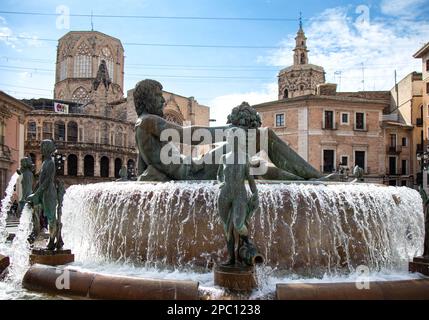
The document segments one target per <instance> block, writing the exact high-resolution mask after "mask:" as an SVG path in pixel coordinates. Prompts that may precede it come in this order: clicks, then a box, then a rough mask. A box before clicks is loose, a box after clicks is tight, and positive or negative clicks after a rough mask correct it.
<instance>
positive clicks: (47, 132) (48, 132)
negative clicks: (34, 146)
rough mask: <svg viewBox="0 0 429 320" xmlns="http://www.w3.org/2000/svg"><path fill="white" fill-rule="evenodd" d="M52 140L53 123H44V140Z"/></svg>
mask: <svg viewBox="0 0 429 320" xmlns="http://www.w3.org/2000/svg"><path fill="white" fill-rule="evenodd" d="M52 138H53V137H52V122H43V139H52Z"/></svg>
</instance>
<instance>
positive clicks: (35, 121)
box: [25, 31, 209, 186]
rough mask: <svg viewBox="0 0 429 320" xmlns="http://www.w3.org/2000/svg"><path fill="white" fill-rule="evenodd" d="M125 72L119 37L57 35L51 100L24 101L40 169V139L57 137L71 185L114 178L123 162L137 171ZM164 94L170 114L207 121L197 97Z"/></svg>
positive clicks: (30, 150)
mask: <svg viewBox="0 0 429 320" xmlns="http://www.w3.org/2000/svg"><path fill="white" fill-rule="evenodd" d="M124 75H125V73H124V48H123V46H122V43H121V41H120V40H119V39H116V38H113V37H111V36H109V35H106V34H103V33H101V32H97V31H71V32H69V33H67V34H66V35H65V36H63V37H62V38H61V39H59V41H58V49H57V63H56V74H55V88H54V97H53V99H37V100H36V99H32V100H26V101H25V102H26V103H27V104H28V105H31V106H32V107H33V108H34V110H33V111H32V112H30V113H29V114H28V115H27V117H26V120H25V154H26V155H29V156H31V157H32V159H33V162H34V163H35V164H36V170H37V171H39V170H40V167H41V163H42V156H41V153H40V142H41V140H43V139H53V140H54V142H55V144H56V145H57V147H58V157H59V159H57V160H58V161H57V162H58V163H59V164H58V165H57V174H58V175H60V176H62V179H63V180H64V182H65V184H66V185H67V186H68V185H72V184H76V183H79V184H85V183H93V182H101V181H112V180H115V179H117V178H119V170H120V169H121V167H122V166H126V167H127V168H128V172H129V177H133V176H134V175H135V168H136V165H137V163H136V161H137V151H136V146H135V137H134V135H135V133H134V124H135V121H136V119H137V114H136V112H135V107H134V99H133V96H132V93H133V90H129V91H128V92H127V96H126V97H124ZM163 94H164V98H165V100H166V104H165V118H166V119H168V120H170V121H173V122H176V123H179V124H186V123H189V124H199V125H208V124H209V108H208V107H206V106H202V105H200V104H199V103H198V102H197V101H196V100H195V99H194V98H193V97H183V96H180V95H177V94H174V93H171V92H167V91H164V92H163ZM58 105H61V106H62V108H61V110H58Z"/></svg>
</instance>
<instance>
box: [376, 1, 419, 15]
mask: <svg viewBox="0 0 429 320" xmlns="http://www.w3.org/2000/svg"><path fill="white" fill-rule="evenodd" d="M425 2H426V0H382V1H381V4H380V8H381V12H382V13H384V14H386V15H390V16H408V17H414V16H418V14H419V12H418V11H419V8H420V7H421V6H422V5H423V4H424V3H425Z"/></svg>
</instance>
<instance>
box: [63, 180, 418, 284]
mask: <svg viewBox="0 0 429 320" xmlns="http://www.w3.org/2000/svg"><path fill="white" fill-rule="evenodd" d="M258 190H259V197H260V204H261V206H260V210H258V212H256V213H255V216H254V217H253V218H252V221H251V237H252V238H253V239H254V242H255V244H256V245H257V247H258V248H259V249H260V251H261V253H262V254H264V255H265V257H266V262H267V265H268V266H269V267H271V268H273V269H276V270H279V271H284V272H289V273H296V274H299V275H302V276H307V277H309V276H314V275H321V274H331V275H335V274H341V273H348V272H353V271H354V269H355V268H356V267H357V266H358V265H362V264H364V265H367V266H368V267H369V268H370V270H371V271H380V270H404V268H406V264H407V262H408V260H409V259H411V258H412V257H413V256H415V255H418V254H419V253H421V250H422V243H423V235H424V230H423V208H422V204H421V198H420V195H419V194H418V192H416V191H415V190H412V189H409V188H405V187H401V188H397V187H386V186H381V185H371V184H356V185H350V184H327V185H324V184H323V185H322V184H320V185H318V184H286V183H273V184H265V183H260V184H258ZM217 195H218V186H217V185H216V184H215V183H213V182H192V183H190V182H170V183H159V184H156V183H136V182H128V183H100V184H92V185H84V186H83V185H80V186H72V187H70V188H69V189H68V190H67V193H66V195H65V198H64V205H63V224H64V227H63V232H64V240H65V243H66V246H70V247H71V249H72V250H73V252H74V253H75V254H76V256H77V257H76V258H77V260H79V261H83V262H90V263H94V262H99V261H120V262H133V263H137V264H141V265H144V264H146V265H147V264H149V265H151V266H153V265H155V266H174V267H182V268H183V267H193V268H194V267H196V266H202V267H204V266H208V265H210V264H211V263H213V262H214V261H217V260H218V259H219V258H220V259H222V258H223V257H224V254H225V251H224V247H225V242H224V238H223V234H222V228H221V224H220V223H219V221H218V213H217V208H216V207H217V205H216V202H217V201H216V199H217Z"/></svg>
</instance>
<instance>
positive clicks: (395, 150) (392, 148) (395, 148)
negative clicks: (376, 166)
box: [386, 145, 402, 154]
mask: <svg viewBox="0 0 429 320" xmlns="http://www.w3.org/2000/svg"><path fill="white" fill-rule="evenodd" d="M401 152H402V146H400V145H396V146H387V148H386V153H388V154H398V153H401Z"/></svg>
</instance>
